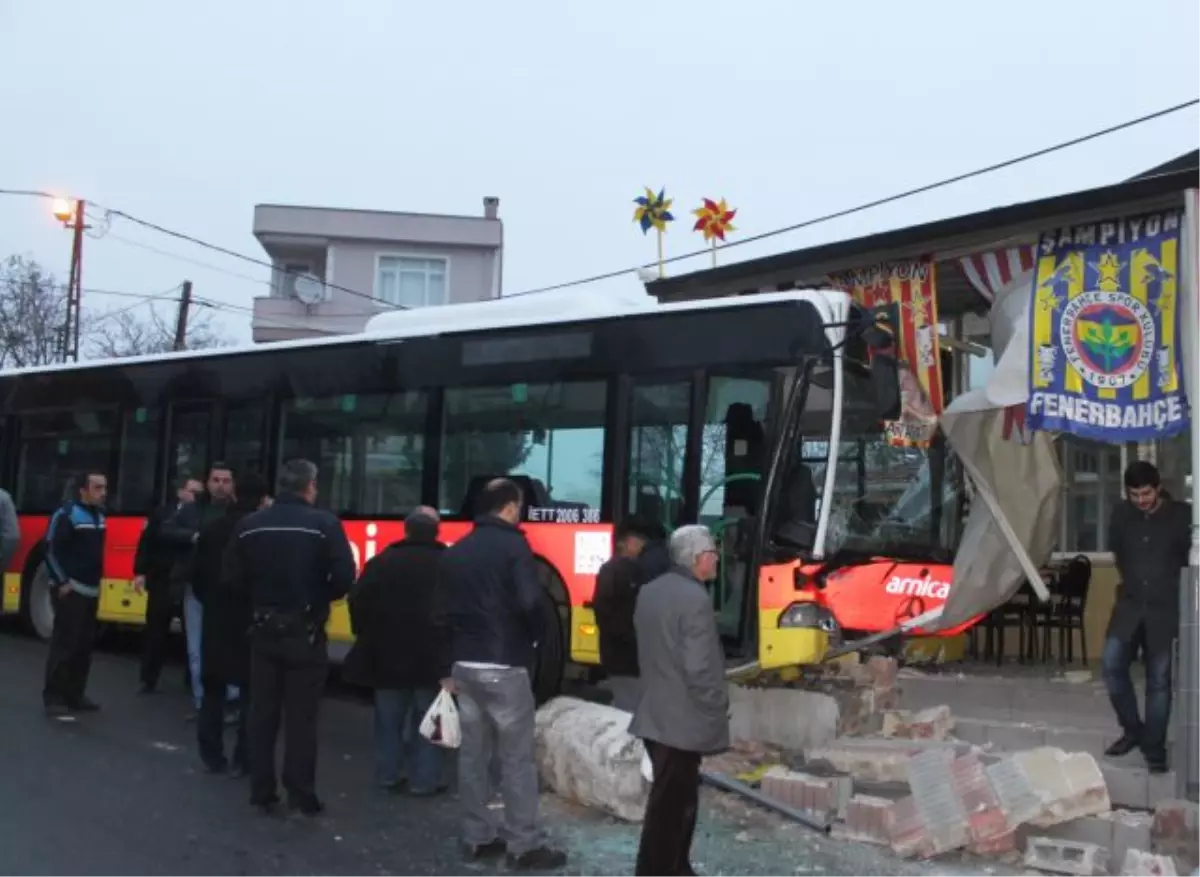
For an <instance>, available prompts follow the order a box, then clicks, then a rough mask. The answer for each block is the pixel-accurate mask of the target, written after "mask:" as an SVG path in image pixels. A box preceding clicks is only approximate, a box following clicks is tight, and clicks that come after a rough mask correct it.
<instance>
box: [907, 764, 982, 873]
mask: <svg viewBox="0 0 1200 877" xmlns="http://www.w3.org/2000/svg"><path fill="white" fill-rule="evenodd" d="M955 760H956V759H955V757H954V753H953V752H951V751H947V750H944V749H942V750H939V749H931V750H929V751H927V752H922V753H921V754H920V755H917V756H914V757H913V759H912V761H911V762H910V763H909V768H908V783H909V786H911V787H912V792H913V797H914V798H915V799H916V802H917V809H918V811H919V812H920V814H921V819H922V820H923V821H924V823H925V828H926V831H927V833H928V837H929V840H930V842H931V843H932V845H933V851H934V853H935V854H936V853H943V852H946V851H947V850H955V849H958V848H959V847H965V846H966V845H967V844H968V843H969V842H970V841H971V840H972V838H971V832H970V825H969V821H968V817H967V812H966V810H965V809H964V807H963V802H962V800H961V799H960V798H959V795H958V792H957V789H956V788H955V783H954V770H953V765H954V762H955Z"/></svg>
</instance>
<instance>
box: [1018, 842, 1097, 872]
mask: <svg viewBox="0 0 1200 877" xmlns="http://www.w3.org/2000/svg"><path fill="white" fill-rule="evenodd" d="M1025 866H1026V867H1027V868H1039V869H1041V870H1043V871H1052V872H1053V873H1055V874H1076V875H1079V877H1091V875H1093V874H1106V873H1108V850H1107V849H1105V848H1104V847H1102V846H1098V845H1096V844H1090V843H1080V842H1079V841H1071V840H1062V839H1060V838H1055V837H1031V838H1029V840H1028V841H1027V842H1026V844H1025Z"/></svg>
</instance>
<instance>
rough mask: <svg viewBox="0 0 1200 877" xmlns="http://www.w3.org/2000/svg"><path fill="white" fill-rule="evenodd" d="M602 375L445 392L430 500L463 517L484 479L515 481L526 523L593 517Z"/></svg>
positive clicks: (604, 391)
mask: <svg viewBox="0 0 1200 877" xmlns="http://www.w3.org/2000/svg"><path fill="white" fill-rule="evenodd" d="M607 404H608V385H607V383H606V382H605V381H570V382H554V383H544V384H525V383H518V384H504V385H494V386H484V387H463V388H452V389H448V390H446V395H445V415H444V416H445V419H444V421H443V425H442V436H441V441H442V446H441V474H440V478H439V479H438V482H439V483H438V505H439V508H440V509H441V511H442V513H443V514H446V515H452V516H456V517H458V516H461V517H470V516H472V515H473V514H474V513H476V512H477V511H478V506H477V502H476V497H477V495H478V493H479V492H480V490H482V484H485V483H486V482H487V481H488V480H489V479H491V478H496V477H501V476H509V477H512V478H513V479H514V480H516V481H518V483H519V484H520V485H521V486H522V488H523V490H524V493H525V512H526V515H527V518H528V520H529V521H530V522H536V523H560V524H588V523H598V522H599V520H600V496H601V489H602V486H603V480H602V476H601V471H600V470H601V466H602V460H603V456H604V424H605V415H606V408H607Z"/></svg>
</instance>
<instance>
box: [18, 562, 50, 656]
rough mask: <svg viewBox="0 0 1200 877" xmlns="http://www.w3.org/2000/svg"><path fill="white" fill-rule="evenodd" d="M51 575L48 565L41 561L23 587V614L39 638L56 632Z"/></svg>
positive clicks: (46, 638)
mask: <svg viewBox="0 0 1200 877" xmlns="http://www.w3.org/2000/svg"><path fill="white" fill-rule="evenodd" d="M52 587H53V585H52V584H51V582H50V575H49V573H47V572H46V565H45V564H42V563H39V564H38V565H37V568H36V569H35V570H34V573H33V575H32V576H29V577H27V579H26V587H23V588H22V589H21V594H22V597H24V599H23V600H22V607H21V609H22V614H23V616H24V618H25V623H26V625H27V626H28V627H29V629H30V630H31V631H32V632H33V634H34V636H36V637H38V639H42V640H49V639H50V634H52V633H53V632H54V600H53V599H52V597H51V593H50V592H51V588H52Z"/></svg>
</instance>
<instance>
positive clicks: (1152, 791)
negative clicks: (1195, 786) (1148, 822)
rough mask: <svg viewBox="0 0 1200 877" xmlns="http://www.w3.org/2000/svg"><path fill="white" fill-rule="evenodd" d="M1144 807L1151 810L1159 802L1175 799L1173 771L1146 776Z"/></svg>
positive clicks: (1148, 773)
mask: <svg viewBox="0 0 1200 877" xmlns="http://www.w3.org/2000/svg"><path fill="white" fill-rule="evenodd" d="M1146 785H1147V788H1146V806H1148V807H1150V808H1153V807H1154V806H1155V805H1157V804H1158V802H1159V801H1170V800H1171V799H1172V798H1174V797H1175V771H1173V770H1169V771H1167V772H1166V773H1150V772H1149V771H1147V776H1146Z"/></svg>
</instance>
